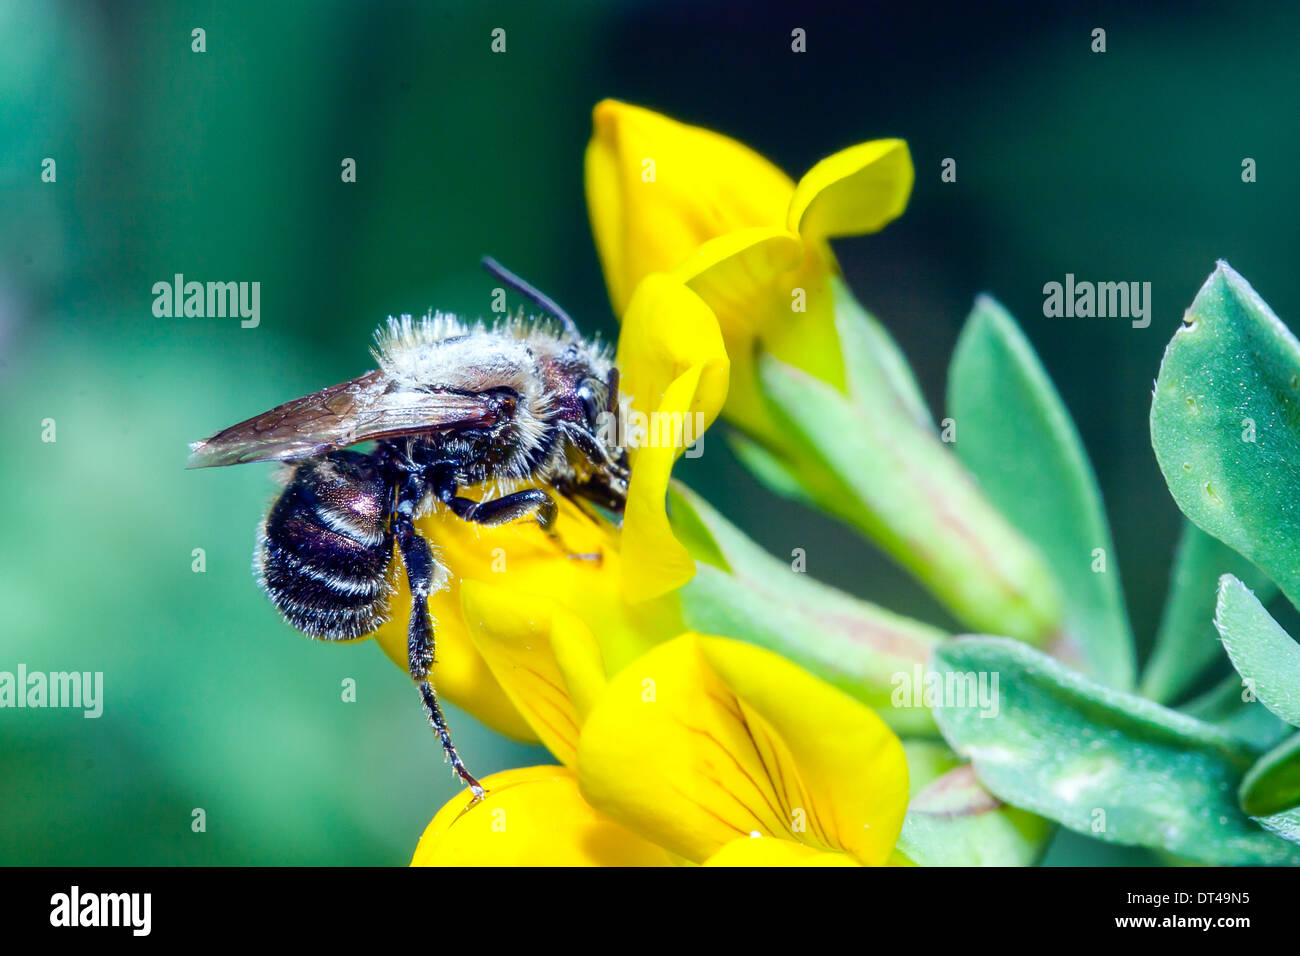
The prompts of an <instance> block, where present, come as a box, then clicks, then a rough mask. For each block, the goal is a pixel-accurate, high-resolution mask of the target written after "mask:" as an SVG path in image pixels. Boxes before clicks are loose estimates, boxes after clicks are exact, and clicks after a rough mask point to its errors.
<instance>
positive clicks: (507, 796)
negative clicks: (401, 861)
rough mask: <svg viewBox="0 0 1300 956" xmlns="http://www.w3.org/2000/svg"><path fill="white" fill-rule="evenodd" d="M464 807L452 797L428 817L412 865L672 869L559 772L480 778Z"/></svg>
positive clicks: (531, 770)
mask: <svg viewBox="0 0 1300 956" xmlns="http://www.w3.org/2000/svg"><path fill="white" fill-rule="evenodd" d="M483 785H484V787H486V788H487V791H488V794H487V797H486V798H485V799H484V800H483V802H482V803H480V804H479V805H477V806H475V807H474V808H472V809H470V810H468V811H467V810H466V809H465V807H466V805H467V804H468V803H469V794H467V793H462V794H458V795H457V796H456V797H455V798H453V799H452V800H451V801H450V802H448V803H447V804H446V806H444V807H443V808H442V809H441V810H439V811H438V813H437V815H436V816H434V818H433V820H432V822H431V823H430V824H429V826H428V828H427V829H426V830H425V831H424V835H423V836H422V837H420V843H419V845H418V846H417V847H416V848H415V855H414V857H413V858H412V859H411V865H412V866H672V865H674V862H675V861H674V860H673V859H672V858H671V857H670V856H669V855H668V853H667V852H666V851H665V850H663V849H662V848H661V847H657V846H655V845H654V844H653V843H650V842H648V841H647V840H645V839H644V838H642V837H640V836H638V835H637V834H635V833H633V832H631V831H630V830H627V829H625V828H623V827H621V826H619V825H618V824H617V823H615V822H613V821H612V820H610V819H608V818H607V817H604V816H602V815H601V814H600V813H599V812H597V811H596V810H594V809H593V808H592V807H591V806H590V805H589V804H587V802H586V801H584V800H583V799H582V796H581V794H579V792H578V784H577V781H576V780H575V779H574V776H573V774H572V773H571V772H570V771H568V770H565V769H564V768H563V767H525V768H522V769H519V770H507V771H505V772H504V773H498V774H493V775H492V776H490V777H488V778H486V779H485V780H484V781H483Z"/></svg>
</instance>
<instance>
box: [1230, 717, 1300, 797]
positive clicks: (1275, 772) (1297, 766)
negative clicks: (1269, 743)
mask: <svg viewBox="0 0 1300 956" xmlns="http://www.w3.org/2000/svg"><path fill="white" fill-rule="evenodd" d="M1237 796H1238V799H1240V800H1241V809H1242V810H1244V811H1245V812H1246V813H1249V814H1250V815H1251V816H1252V817H1267V816H1272V815H1273V814H1275V813H1283V812H1285V811H1287V810H1292V809H1300V734H1292V735H1291V736H1290V737H1288V738H1287V739H1286V740H1284V741H1282V742H1281V743H1280V744H1278V745H1277V746H1276V747H1274V748H1273V749H1272V750H1270V751H1269V752H1268V753H1266V754H1264V756H1262V757H1260V758H1259V760H1258V762H1257V763H1256V764H1255V766H1253V767H1251V768H1250V771H1249V772H1248V773H1247V774H1246V777H1245V779H1244V780H1242V781H1241V788H1240V789H1239V790H1238V793H1237Z"/></svg>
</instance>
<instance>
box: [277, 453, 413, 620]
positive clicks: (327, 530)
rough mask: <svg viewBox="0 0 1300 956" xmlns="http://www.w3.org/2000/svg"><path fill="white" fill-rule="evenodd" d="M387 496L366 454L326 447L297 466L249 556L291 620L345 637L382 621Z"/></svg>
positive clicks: (387, 584) (388, 549)
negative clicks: (324, 452) (325, 452)
mask: <svg viewBox="0 0 1300 956" xmlns="http://www.w3.org/2000/svg"><path fill="white" fill-rule="evenodd" d="M391 502H392V491H391V489H390V488H389V487H388V486H387V485H386V484H385V482H384V481H383V480H382V478H381V476H380V475H379V474H378V472H377V469H376V468H375V467H374V466H373V464H372V463H371V461H370V459H368V458H367V457H366V456H365V455H360V454H357V453H356V452H332V453H330V454H328V455H323V456H321V457H320V458H316V459H311V460H309V461H306V462H304V463H303V464H301V465H299V466H298V468H297V470H296V471H294V473H293V477H292V478H291V480H290V481H289V484H288V485H287V486H286V487H285V489H284V492H283V493H282V494H281V495H280V497H279V499H278V500H277V501H276V503H275V505H274V506H273V507H272V508H271V512H270V514H268V515H267V516H266V520H265V521H264V522H263V524H262V528H261V533H260V534H259V537H258V545H257V556H256V559H255V564H256V568H257V571H258V577H259V579H260V581H261V584H262V587H263V589H264V590H265V591H266V593H267V596H268V597H270V599H271V601H272V602H273V603H274V604H275V606H276V607H277V608H279V609H280V613H282V614H283V615H284V616H285V618H286V620H288V621H289V623H290V624H292V625H293V626H294V627H296V628H298V629H299V630H300V631H303V632H305V633H307V634H310V635H311V636H313V637H320V638H325V639H327V640H350V639H352V638H357V637H361V636H362V635H365V634H368V633H370V632H371V631H373V630H375V628H377V627H378V626H379V625H380V624H382V623H383V622H384V620H385V611H386V610H387V606H388V601H389V597H390V595H391V592H392V583H391V581H390V579H389V575H388V569H389V566H390V564H392V560H393V535H392V532H391V530H389V523H388V515H389V511H390V506H391Z"/></svg>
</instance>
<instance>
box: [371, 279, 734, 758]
mask: <svg viewBox="0 0 1300 956" xmlns="http://www.w3.org/2000/svg"><path fill="white" fill-rule="evenodd" d="M618 362H619V366H620V369H621V371H622V376H621V385H620V391H622V392H624V393H626V394H630V395H631V396H632V408H633V410H634V411H639V412H644V413H645V414H646V416H647V419H648V420H651V421H654V420H656V419H654V418H652V417H651V416H650V413H652V412H653V413H655V414H656V415H658V416H660V418H667V419H673V417H674V416H676V420H678V421H680V420H681V419H682V416H684V415H687V414H698V421H699V426H698V428H697V431H696V433H697V434H700V433H702V432H703V430H704V429H705V428H707V427H708V426H709V425H710V424H712V422H713V420H714V419H715V418H716V417H717V414H718V411H719V410H720V409H721V407H722V403H723V401H724V400H725V398H726V392H727V358H726V352H725V350H724V348H723V345H722V340H721V338H720V337H719V335H718V332H717V322H716V321H715V320H714V319H713V316H712V315H711V314H710V313H709V310H708V308H707V307H706V306H705V305H704V304H703V302H701V301H700V299H699V297H698V296H696V295H695V294H694V293H693V292H691V291H690V290H688V289H687V288H685V287H684V286H683V285H682V284H681V283H680V282H677V281H675V280H673V279H670V278H668V277H666V276H649V277H647V279H646V280H645V282H643V283H642V284H641V287H640V288H639V289H638V290H637V293H636V295H635V296H634V297H633V299H632V302H631V303H630V304H629V306H628V311H627V315H626V316H625V317H624V321H623V328H622V334H621V336H620V340H619V347H618ZM683 450H684V449H683V447H682V446H681V443H680V442H679V443H678V446H677V447H674V446H672V445H663V444H657V445H652V446H646V447H642V448H637V449H631V451H630V455H629V457H630V464H631V479H630V482H629V488H628V502H627V509H626V513H625V516H624V520H623V525H622V529H621V532H620V529H618V528H617V527H615V526H613V525H611V524H609V523H608V522H605V521H603V520H599V519H593V518H592V517H590V516H588V515H587V514H585V513H584V512H582V511H581V510H580V509H579V508H578V507H577V506H575V505H574V504H572V503H571V502H569V501H568V500H566V499H564V498H563V497H562V496H558V495H557V496H556V498H557V503H558V504H559V515H558V518H557V521H556V524H555V531H556V533H557V536H558V539H559V541H562V542H563V546H564V548H567V549H568V551H569V552H570V553H571V554H574V555H597V556H598V558H597V560H588V559H583V558H576V557H569V556H567V555H566V554H565V552H564V550H563V549H562V548H561V545H560V544H559V543H558V542H557V540H556V539H555V538H552V537H550V536H548V535H546V534H545V533H543V532H542V531H541V529H540V528H538V527H537V525H536V523H535V522H531V521H526V522H518V523H515V524H510V525H505V526H501V527H496V528H487V527H483V526H481V525H474V524H471V523H469V522H466V521H463V520H461V519H459V518H457V517H455V516H454V515H452V514H450V512H448V511H447V510H446V509H444V508H434V509H433V510H432V511H431V512H430V513H429V514H428V515H427V516H425V517H424V518H423V519H421V520H420V522H419V523H418V526H419V529H420V532H421V533H422V534H423V535H424V536H425V537H426V538H427V539H428V540H429V541H430V542H432V543H433V545H434V546H435V547H436V548H437V550H438V554H439V556H440V560H441V561H442V562H443V564H445V565H446V567H447V568H448V569H449V570H450V571H451V575H450V577H449V583H448V586H447V588H445V589H444V590H442V591H440V592H439V593H437V594H434V595H432V596H431V597H430V599H429V611H430V614H431V615H432V616H433V619H434V627H435V635H436V640H437V648H436V664H435V668H434V684H435V686H436V688H437V690H438V693H439V695H441V696H443V697H445V698H446V699H447V700H450V701H451V702H452V703H454V704H456V705H457V706H459V707H463V708H464V709H466V710H468V711H470V712H471V713H473V714H474V715H475V716H476V717H478V718H479V719H481V720H482V721H483V722H484V723H486V724H488V725H489V726H490V727H492V728H494V729H496V730H498V731H500V732H501V733H504V734H506V735H508V736H511V737H514V738H516V739H519V740H533V739H536V733H535V729H534V728H533V727H532V726H530V724H529V722H528V721H526V720H525V719H524V718H523V717H522V716H521V715H520V714H519V712H518V710H517V709H516V707H515V705H514V704H513V703H512V702H511V700H510V698H509V696H508V695H507V694H506V693H505V692H504V691H503V690H502V688H501V686H500V684H499V683H498V681H497V680H496V678H495V677H494V676H493V674H492V672H491V669H490V668H489V667H488V665H487V663H486V662H485V661H484V660H483V657H482V655H481V654H480V653H479V651H478V650H477V649H476V647H475V644H474V642H473V641H472V640H471V639H470V636H469V633H468V629H467V622H466V618H465V615H464V613H463V612H462V594H461V592H462V589H463V588H464V587H465V585H466V584H467V582H474V581H492V582H495V583H496V584H498V585H500V586H501V587H503V588H504V589H508V590H509V591H510V592H511V593H512V594H515V595H521V596H523V597H519V598H518V600H519V601H521V602H525V601H526V600H528V599H530V598H531V596H540V597H542V598H546V599H550V600H554V601H556V602H557V603H558V604H560V605H561V606H563V607H566V608H571V609H573V610H574V611H576V612H577V613H578V614H579V615H580V616H581V618H582V619H583V620H584V621H585V622H586V624H587V626H588V627H590V628H592V629H593V630H598V631H599V632H600V633H601V635H602V639H603V640H604V641H606V643H607V646H608V648H609V652H610V653H611V654H613V655H614V656H615V659H618V660H621V661H623V662H626V661H630V660H632V659H633V658H635V657H636V656H637V655H639V654H640V653H641V652H643V651H644V650H645V649H647V648H648V647H650V646H651V645H653V644H655V643H657V642H659V641H662V640H666V639H667V638H669V637H672V636H673V635H675V634H678V633H680V632H681V630H682V628H683V625H682V621H681V612H680V609H679V607H678V604H677V601H676V599H675V598H674V597H673V595H672V594H671V593H670V592H671V591H672V590H673V589H674V588H676V587H678V586H679V585H681V584H683V583H684V582H685V581H687V580H689V578H690V577H691V575H692V574H694V572H695V565H694V562H692V561H691V560H690V558H689V556H688V555H687V554H686V551H685V549H684V548H683V547H682V546H681V545H680V544H679V543H678V542H677V540H676V539H675V538H674V537H673V534H672V530H671V528H670V527H669V524H668V516H667V513H666V511H665V495H666V493H667V488H668V479H669V476H670V474H671V471H672V466H673V462H674V461H675V460H676V458H677V457H678V456H679V455H681V454H682V452H683ZM467 494H470V495H472V496H476V495H474V493H473V491H472V490H471V491H469V492H467ZM406 610H407V608H406V606H405V603H404V601H402V600H401V599H396V600H395V601H394V606H393V611H392V613H391V615H390V618H391V619H390V620H389V621H388V623H386V624H385V625H384V626H383V627H381V628H380V629H379V630H378V631H377V632H376V634H375V637H376V639H377V640H378V641H379V644H380V646H381V647H382V648H383V650H384V652H385V653H386V654H387V655H388V656H389V657H390V658H391V659H392V660H393V662H394V663H395V664H397V665H398V666H399V667H402V668H403V669H405V668H406V666H407V646H406V627H407V616H406Z"/></svg>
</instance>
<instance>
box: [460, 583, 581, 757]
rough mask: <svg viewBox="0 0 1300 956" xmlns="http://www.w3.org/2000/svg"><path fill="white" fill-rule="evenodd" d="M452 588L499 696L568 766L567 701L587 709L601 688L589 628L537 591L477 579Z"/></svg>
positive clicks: (574, 718)
mask: <svg viewBox="0 0 1300 956" xmlns="http://www.w3.org/2000/svg"><path fill="white" fill-rule="evenodd" d="M460 593H461V603H462V605H463V606H464V611H465V620H466V621H468V622H469V624H470V635H471V637H472V639H473V641H474V644H475V647H476V648H477V649H478V651H479V653H480V654H482V655H483V659H484V660H485V661H486V662H487V665H488V667H489V668H490V669H491V671H492V674H493V676H494V677H496V679H497V681H498V682H499V683H500V685H501V687H502V688H503V689H504V690H505V693H506V696H507V697H509V698H510V702H511V703H512V704H513V705H514V706H515V708H516V709H517V710H518V711H519V713H520V714H522V715H523V717H524V719H525V720H527V721H528V723H529V725H530V726H531V727H532V728H533V731H534V732H535V733H536V734H537V736H538V738H539V739H540V740H541V741H542V743H544V744H545V745H546V746H547V747H548V748H549V749H550V751H551V753H553V754H554V755H555V757H556V759H557V760H559V761H560V762H561V763H563V764H564V765H565V766H569V767H572V766H574V765H575V764H576V762H577V747H578V732H579V730H580V729H581V727H582V714H581V713H580V712H579V710H578V707H577V705H576V703H575V698H576V699H578V700H581V701H583V703H584V708H585V709H589V708H590V702H591V701H592V700H594V699H595V698H596V697H597V696H599V694H600V692H601V691H602V690H604V687H605V671H604V664H603V663H602V661H601V656H600V648H599V647H598V646H597V644H596V639H595V637H593V636H592V633H591V630H590V628H588V627H587V626H586V624H584V623H583V622H582V621H581V619H579V618H578V617H577V616H576V615H574V614H573V613H572V612H570V611H567V610H565V609H564V608H563V607H560V606H559V605H558V604H556V603H555V602H554V601H553V600H551V599H550V598H548V597H545V596H541V595H534V594H528V593H525V592H519V591H516V590H514V589H512V588H510V587H506V586H503V585H500V584H489V583H486V582H483V581H465V582H464V583H463V584H462V585H461V589H460ZM557 650H558V651H560V653H557ZM561 659H563V661H564V662H565V664H566V665H567V669H566V667H564V666H561V663H560V661H561ZM571 688H574V689H576V693H571ZM584 712H585V710H584Z"/></svg>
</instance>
